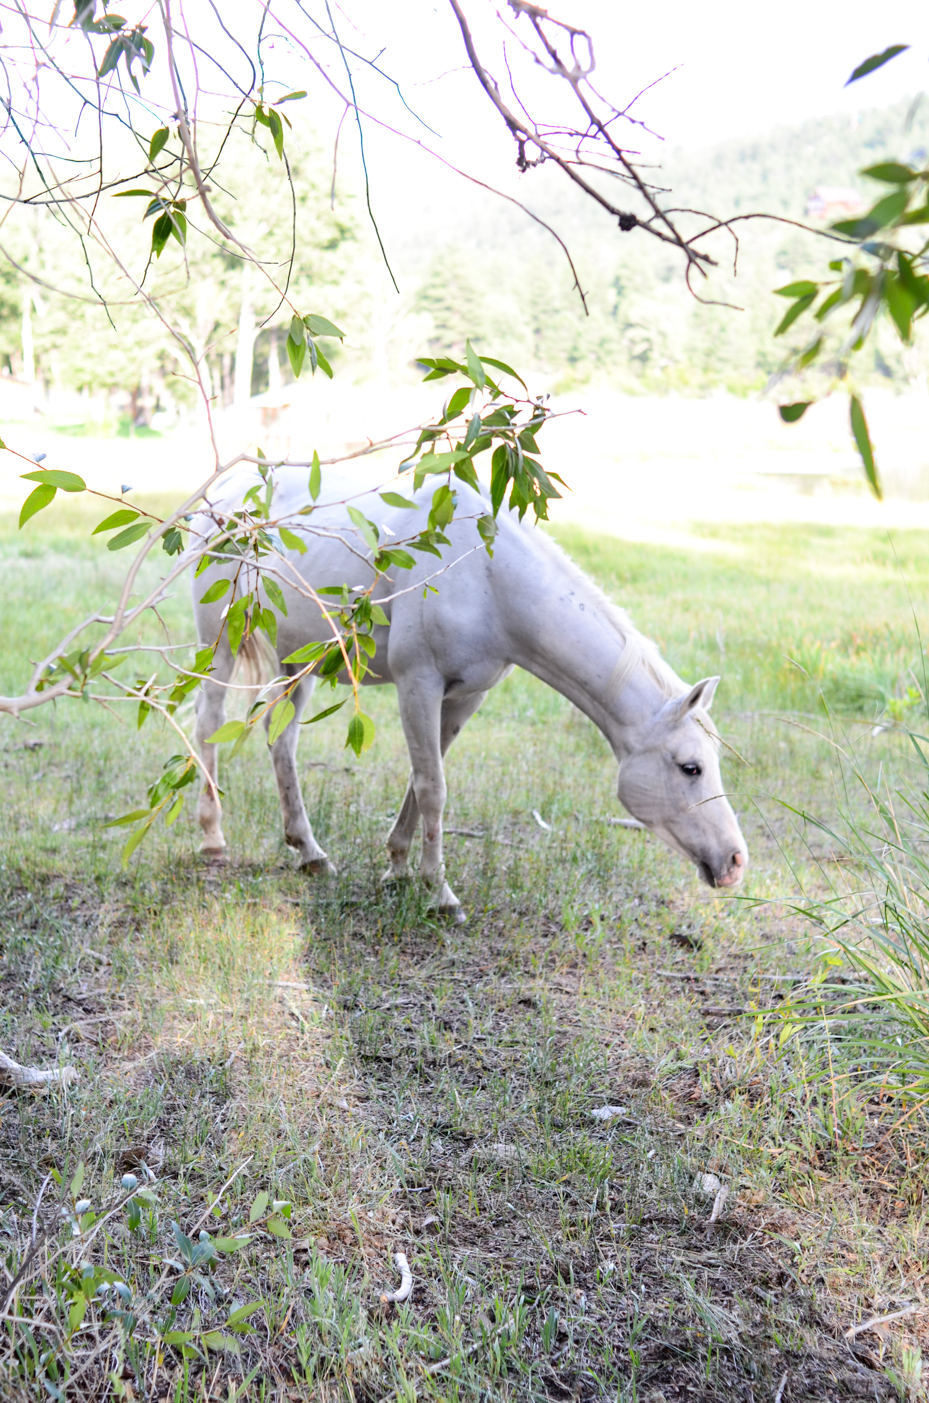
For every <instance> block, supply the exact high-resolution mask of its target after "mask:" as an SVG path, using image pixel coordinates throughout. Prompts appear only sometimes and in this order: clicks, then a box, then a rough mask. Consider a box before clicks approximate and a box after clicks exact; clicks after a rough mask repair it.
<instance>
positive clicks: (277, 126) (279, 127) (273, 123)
mask: <svg viewBox="0 0 929 1403" xmlns="http://www.w3.org/2000/svg"><path fill="white" fill-rule="evenodd" d="M268 127H269V128H270V131H271V140H272V141H273V142H274V149H275V151H276V152H277V155H278V159H279V160H281V161H283V159H284V123H283V122H282V121H281V114H280V113H279V112H275V110H274V108H273V107H270V108H269V109H268Z"/></svg>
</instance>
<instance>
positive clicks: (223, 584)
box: [200, 580, 232, 604]
mask: <svg viewBox="0 0 929 1403" xmlns="http://www.w3.org/2000/svg"><path fill="white" fill-rule="evenodd" d="M231 585H232V581H231V580H214V581H213V583H212V584H211V585H210V587H209V589H208V590H207V592H206V594H205V595H204V596H203V598H202V599H201V600H200V603H201V604H215V603H216V601H217V599H222V597H223V595H224V594H227V593H228V591H229V588H230V586H231Z"/></svg>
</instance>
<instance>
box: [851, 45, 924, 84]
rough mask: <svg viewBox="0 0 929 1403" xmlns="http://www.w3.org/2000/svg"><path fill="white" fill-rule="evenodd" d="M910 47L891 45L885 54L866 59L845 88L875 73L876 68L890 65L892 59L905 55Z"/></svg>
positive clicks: (873, 55)
mask: <svg viewBox="0 0 929 1403" xmlns="http://www.w3.org/2000/svg"><path fill="white" fill-rule="evenodd" d="M909 47H910V46H909V44H891V46H890V48H889V49H885V50H884V51H883V53H880V54H872V55H871V57H870V58H866V59H865V60H864V62H863V63H859V65H858V67H857V68H856V69H855V71H854V72H853V74H852V76H851V77H850V78H849V79H848V81H847V82H846V84H845V86H846V87H848V84H849V83H854V82H856V81H857V80H858V79H859V78H864V77H866V76H867V74H869V73H873V72H874V70H875V69H876V68H883V66H884V64H885V63H889V62H890V60H891V59H892V58H896V57H897V54H902V53H904V52H905V51H906V50H907V49H908V48H909Z"/></svg>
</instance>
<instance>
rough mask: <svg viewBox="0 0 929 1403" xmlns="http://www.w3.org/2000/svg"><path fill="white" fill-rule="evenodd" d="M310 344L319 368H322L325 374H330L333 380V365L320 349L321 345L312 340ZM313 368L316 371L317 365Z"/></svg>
mask: <svg viewBox="0 0 929 1403" xmlns="http://www.w3.org/2000/svg"><path fill="white" fill-rule="evenodd" d="M309 344H310V350H311V351H312V353H313V359H314V360H315V362H316V365H318V366H319V368H320V370H321V371H322V372H323V374H324V375H328V377H329V379H330V380H331V379H332V366H331V365H330V364H329V362H328V361H327V360H326V357H325V356H324V355H323V353H322V351H321V350H320V349H319V347H318V346H317V344H316V342H315V341H311V342H310V343H309ZM313 369H314V371H315V369H316V366H314V367H313Z"/></svg>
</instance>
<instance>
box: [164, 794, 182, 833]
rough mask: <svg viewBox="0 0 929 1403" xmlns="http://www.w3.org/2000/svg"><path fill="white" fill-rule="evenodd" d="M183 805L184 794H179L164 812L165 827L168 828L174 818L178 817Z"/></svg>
mask: <svg viewBox="0 0 929 1403" xmlns="http://www.w3.org/2000/svg"><path fill="white" fill-rule="evenodd" d="M183 807H184V796H183V794H179V795H178V796H177V798H176V799H175V801H174V803H173V804H172V805H171V807H170V809H169V810H168V812H167V813H166V814H165V828H170V827H171V825H172V824H173V823H174V821H175V819H177V818H179V817H180V812H181V809H182V808H183Z"/></svg>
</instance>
